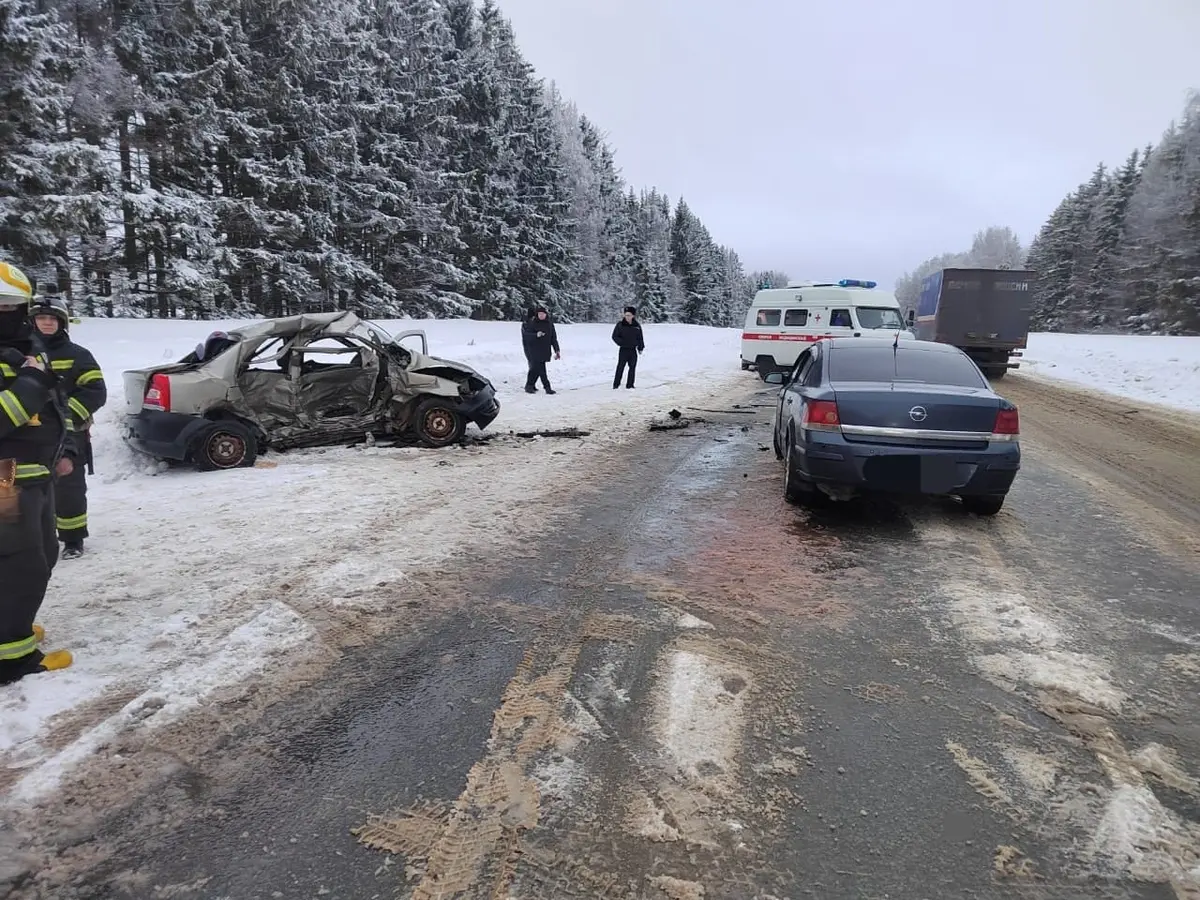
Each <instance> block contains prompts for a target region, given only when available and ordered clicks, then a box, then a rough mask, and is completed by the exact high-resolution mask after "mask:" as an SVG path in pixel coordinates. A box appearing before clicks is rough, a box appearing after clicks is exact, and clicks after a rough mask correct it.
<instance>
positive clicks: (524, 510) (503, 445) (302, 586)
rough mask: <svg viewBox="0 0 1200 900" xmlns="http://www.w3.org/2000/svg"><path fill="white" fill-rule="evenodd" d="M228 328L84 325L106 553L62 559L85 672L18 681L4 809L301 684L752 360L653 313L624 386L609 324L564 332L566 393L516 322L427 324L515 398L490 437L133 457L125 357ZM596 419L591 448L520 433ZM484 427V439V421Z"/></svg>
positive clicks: (70, 625)
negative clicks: (234, 465)
mask: <svg viewBox="0 0 1200 900" xmlns="http://www.w3.org/2000/svg"><path fill="white" fill-rule="evenodd" d="M235 324H236V323H225V322H194V323H186V322H161V321H154V320H85V321H84V322H83V323H82V324H80V325H76V326H74V327H73V330H72V333H73V335H74V337H75V339H76V340H78V341H80V342H81V343H84V344H85V345H87V346H89V347H91V348H93V350H94V352H95V354H96V356H97V358H98V360H99V362H100V364H101V366H102V368H103V370H104V372H105V378H106V381H107V383H108V385H109V390H110V399H109V403H108V405H107V406H106V407H105V408H104V409H103V410H101V412H100V415H99V416H98V417H97V425H96V428H95V455H96V471H97V474H96V475H95V476H94V477H93V478H91V479H90V483H89V502H90V511H89V513H90V527H91V532H92V535H93V536H92V537H91V538H90V539H89V541H88V554H87V555H86V556H85V557H84V558H83V559H80V560H73V561H65V562H62V563H60V565H59V566H58V567H57V569H56V570H55V573H54V577H53V580H52V583H51V587H50V592H49V594H48V596H47V598H46V602H45V605H44V606H43V609H42V614H41V616H40V620H39V621H40V622H41V623H42V624H44V626H45V627H46V630H47V640H46V646H47V647H54V648H57V647H66V648H69V649H70V650H72V651H73V652H74V653H75V657H76V662H75V665H74V666H73V667H72V668H71V669H69V670H66V671H64V672H61V673H55V674H54V675H52V676H49V675H48V676H46V677H39V678H27V679H25V680H24V681H22V682H20V683H19V684H18V685H15V686H13V687H10V688H5V689H4V690H3V692H0V722H3V728H0V789H3V794H2V795H0V813H2V812H3V810H4V809H6V808H7V809H22V808H27V807H28V806H29V805H30V804H36V803H37V802H39V801H41V800H43V799H45V798H47V797H48V796H51V792H52V791H53V790H54V789H55V788H56V787H57V786H58V784H59V781H60V778H61V777H62V776H63V775H64V774H68V773H69V772H70V771H71V770H72V769H73V767H75V766H76V764H78V763H79V762H80V761H82V760H88V759H93V758H94V757H95V756H96V755H97V754H101V755H103V754H104V753H105V752H111V749H109V750H106V748H112V747H113V746H114V745H115V744H119V743H120V740H122V739H124V738H128V737H131V736H133V735H140V736H142V737H143V738H144V739H146V740H151V741H152V740H153V738H152V737H151V735H152V733H153V732H155V731H156V730H157V729H160V728H162V727H163V726H165V725H168V724H170V723H173V722H176V721H178V720H179V718H180V717H181V716H182V715H184V714H185V713H187V712H189V711H192V710H194V709H196V708H197V707H198V706H200V705H203V704H210V703H212V702H216V701H221V702H230V700H231V698H232V697H235V696H238V695H239V694H244V693H245V691H246V690H247V689H249V688H250V687H253V688H254V689H255V690H261V689H262V687H263V684H264V683H265V682H264V677H265V676H270V677H269V678H268V679H267V681H268V682H271V683H276V682H277V683H278V687H279V690H281V691H283V690H287V689H288V688H289V686H290V685H291V684H292V682H294V681H295V679H297V678H304V677H307V676H306V674H305V673H306V672H307V671H308V670H309V669H310V668H312V667H314V666H318V665H320V664H325V663H328V662H329V661H331V660H333V659H336V658H337V657H338V655H339V654H340V653H341V652H342V649H343V647H344V646H345V645H346V644H347V643H348V642H350V643H356V642H361V641H363V640H366V639H367V638H369V637H370V636H371V635H372V634H375V633H378V632H379V631H381V630H385V629H387V628H389V627H391V625H393V624H394V621H393V620H392V619H391V618H390V617H389V614H390V613H391V612H392V611H393V610H392V605H393V603H394V601H395V599H396V598H397V597H400V596H403V597H405V598H409V597H410V595H411V594H412V593H413V592H414V591H415V592H417V593H420V589H421V586H422V585H423V584H424V583H426V582H427V581H428V580H431V579H436V578H438V577H439V575H438V573H439V571H440V570H441V569H451V570H452V569H454V568H455V567H456V566H457V565H460V564H461V563H460V562H459V561H458V560H459V558H460V557H461V556H462V555H463V554H464V553H466V552H468V551H471V550H477V549H478V548H484V549H485V551H486V552H488V553H496V554H502V553H505V552H508V551H507V550H506V548H507V547H508V545H509V544H510V543H511V542H513V541H516V540H519V539H522V538H523V539H526V540H532V539H533V538H534V537H535V536H536V535H537V534H538V533H539V532H540V531H541V530H542V529H543V528H544V527H546V523H547V522H548V521H549V520H550V517H551V516H552V514H553V513H554V512H555V511H556V507H557V506H558V504H559V503H560V502H561V500H560V498H561V497H562V495H563V491H564V490H565V489H567V488H569V487H570V486H571V484H572V483H573V482H574V481H575V480H576V479H577V478H578V476H579V473H580V472H586V471H591V470H593V469H594V468H595V467H596V466H598V465H602V462H601V461H602V460H603V459H604V454H605V453H607V452H608V449H609V448H610V447H612V446H614V445H617V444H619V443H620V442H621V441H624V440H626V439H627V438H628V437H629V435H630V434H632V433H636V432H638V431H641V430H644V429H645V428H646V425H647V423H648V422H649V421H650V420H651V418H652V417H653V416H655V415H660V414H663V413H665V412H667V411H668V410H669V409H671V408H673V407H675V406H680V407H686V406H688V405H698V406H704V405H706V403H707V402H708V400H709V399H710V398H711V397H713V396H720V395H722V394H724V393H725V392H727V391H728V390H729V389H730V386H731V385H737V384H739V383H741V384H744V383H747V382H749V381H753V376H752V375H750V374H747V373H743V372H741V371H739V369H738V367H737V359H738V355H737V354H738V332H736V331H727V330H718V329H707V328H696V327H690V326H674V325H663V326H647V328H646V343H647V353H646V356H645V357H644V359H643V362H642V365H641V367H640V371H639V377H638V382H637V388H636V389H635V390H633V391H627V390H624V389H622V390H620V391H614V390H612V388H611V378H612V368H613V365H614V364H615V356H616V348H615V347H614V346H613V344H612V343H611V341H610V339H609V332H610V331H611V326H604V325H600V326H595V325H583V326H566V327H561V328H560V340H561V343H562V350H563V359H562V360H561V361H560V362H556V363H552V364H551V366H550V372H551V377H552V378H553V380H554V383H555V386H556V388H557V390H558V391H559V393H558V394H556V395H554V396H547V395H544V394H541V393H539V394H536V395H532V396H531V395H527V394H525V393H523V392H522V391H521V388H522V387H523V384H524V377H525V371H524V364H525V363H524V357H523V355H522V352H521V345H520V326H519V325H518V324H514V323H508V324H504V323H499V324H497V323H482V324H481V323H473V322H420V323H412V322H407V323H383V324H384V325H385V327H388V328H390V329H391V330H392V331H393V332H397V331H400V330H403V329H405V328H411V327H414V325H415V326H418V327H425V328H426V329H427V331H428V334H429V339H430V352H431V353H433V354H435V355H441V356H444V357H448V358H451V359H456V360H460V361H463V362H466V363H468V364H469V365H472V366H473V367H476V368H478V369H479V370H480V371H482V372H483V373H484V374H486V375H487V376H488V377H490V378H491V379H492V380H493V381H494V382H495V383H496V385H497V388H498V391H499V395H500V400H501V403H502V410H501V415H500V418H499V419H497V421H496V422H495V423H493V425H492V426H491V428H490V429H489V430H488V434H492V435H496V437H495V438H494V439H493V441H492V442H490V443H489V444H488V445H474V446H470V447H468V448H458V447H455V448H450V449H446V450H442V451H431V450H428V449H422V448H408V449H401V448H385V447H370V448H368V447H359V448H349V449H347V448H333V449H327V450H311V451H294V452H290V453H286V454H267V455H266V456H265V457H263V458H262V459H261V460H260V464H259V466H258V467H256V468H252V469H241V470H237V471H230V472H215V473H205V474H201V473H197V472H194V471H191V470H188V469H176V470H169V471H168V470H166V469H165V468H164V467H162V466H158V465H155V464H153V463H152V462H151V461H149V460H147V459H146V458H145V457H140V456H138V455H136V454H134V453H133V452H132V451H130V450H129V449H128V448H127V447H126V446H125V445H124V443H123V442H122V441H121V439H120V436H119V432H118V424H119V420H120V418H121V417H122V416H123V415H124V399H123V395H122V388H121V383H122V382H121V377H120V376H121V371H122V370H124V369H126V368H133V367H140V366H145V365H150V364H154V363H156V362H162V361H165V360H175V359H179V358H180V357H182V356H184V355H185V354H186V353H187V352H188V351H189V350H190V349H191V348H192V347H194V346H195V344H196V343H197V342H199V341H201V340H203V339H204V337H205V336H206V335H207V334H208V333H209V332H210V331H212V330H216V329H220V328H227V327H233V326H234V325H235ZM570 427H577V428H582V429H590V430H591V432H592V435H591V436H590V437H587V438H584V439H581V440H570V441H563V440H521V439H517V438H510V437H507V435H508V433H509V432H511V431H523V430H534V429H545V428H570ZM471 432H472V433H475V434H477V432H475V429H474V428H472V429H471Z"/></svg>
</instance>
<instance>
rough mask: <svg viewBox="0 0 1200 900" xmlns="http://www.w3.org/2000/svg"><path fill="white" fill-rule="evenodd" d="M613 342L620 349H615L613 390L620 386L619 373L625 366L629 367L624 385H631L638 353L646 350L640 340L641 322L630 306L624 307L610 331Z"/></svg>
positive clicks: (644, 344) (635, 311)
mask: <svg viewBox="0 0 1200 900" xmlns="http://www.w3.org/2000/svg"><path fill="white" fill-rule="evenodd" d="M612 339H613V343H614V344H616V345H617V346H618V347H619V348H620V349H619V350H618V351H617V374H616V375H614V376H613V390H614V391H615V390H616V389H617V388H619V387H620V386H621V375H623V374H624V372H625V367H626V366H628V367H629V377H628V378H626V379H625V387H626V388H632V387H633V379H634V377H635V376H636V374H637V361H638V354H639V353H644V352H645V351H646V343H645V341H643V340H642V323H641V322H639V321H638V320H637V310H636V309H634V308H633V307H632V306H627V307H625V314H624V315H623V316H621V321H619V322H618V323H617V324H616V325H615V326H613V333H612Z"/></svg>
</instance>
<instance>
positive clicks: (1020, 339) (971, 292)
mask: <svg viewBox="0 0 1200 900" xmlns="http://www.w3.org/2000/svg"><path fill="white" fill-rule="evenodd" d="M1036 277H1037V276H1036V275H1035V273H1033V272H1031V271H1028V270H1025V269H941V270H940V271H937V272H934V273H933V274H932V275H930V276H928V277H927V278H926V279H925V281H924V282H922V285H921V294H920V297H919V299H918V300H917V306H916V309H909V310H908V311H907V318H908V324H909V327H910V328H911V329H912V332H913V334H914V335H915V336H916V338H917V340H921V341H937V342H938V343H942V344H952V345H953V346H955V347H958V348H959V349H960V350H962V351H963V352H964V353H966V354H967V355H968V356H969V357H971V359H973V360H975V364H976V365H977V366H979V368H980V369H981V370H982V371H983V374H984V375H986V376H987V377H988V378H993V379H995V378H1002V377H1003V376H1004V374H1005V373H1006V372H1007V371H1008V370H1009V369H1016V368H1019V367H1020V365H1021V364H1020V363H1019V362H1013V359H1012V358H1013V357H1019V356H1021V351H1022V350H1024V349H1025V347H1026V344H1027V342H1028V339H1029V315H1030V311H1031V309H1032V304H1033V295H1034V291H1035V287H1036Z"/></svg>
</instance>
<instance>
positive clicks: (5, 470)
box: [0, 262, 77, 684]
mask: <svg viewBox="0 0 1200 900" xmlns="http://www.w3.org/2000/svg"><path fill="white" fill-rule="evenodd" d="M32 300H33V287H32V285H31V284H30V283H29V279H27V278H26V277H25V275H24V274H23V273H22V272H21V271H20V269H17V268H16V267H15V266H11V265H9V264H8V263H4V262H0V585H2V586H3V587H2V588H0V684H11V683H12V682H14V681H19V680H20V679H22V678H24V677H25V676H26V675H32V674H35V673H37V672H49V671H54V670H57V669H65V668H66V667H67V666H69V665H71V662H72V657H71V654H70V652H69V651H67V650H55V651H54V652H52V653H43V652H42V651H41V649H40V648H39V647H38V644H40V643H41V641H42V639H43V637H44V636H45V633H44V632H43V631H42V629H41V627H40V626H38V625H35V624H34V622H33V620H34V618H35V617H36V616H37V613H38V610H39V609H41V607H42V601H43V600H44V599H45V598H46V588H47V586H48V585H49V584H50V573H51V572H52V571H53V569H54V565H55V563H57V562H58V535H57V534H56V532H55V527H54V478H55V476H56V475H57V476H59V477H62V476H65V475H68V474H70V472H71V470H72V469H73V468H74V466H75V465H76V463H75V458H76V456H77V450H76V446H75V442H74V439H73V437H72V434H71V433H70V431H69V430H68V418H67V414H66V412H65V411H64V409H63V406H62V400H61V396H60V395H59V393H58V387H57V384H56V378H55V376H54V369H53V367H52V365H51V363H50V360H49V358H48V357H47V355H46V353H45V348H44V347H43V346H42V341H41V338H40V336H39V335H38V333H37V332H36V331H35V329H34V327H33V325H32V324H31V323H30V321H29V308H30V305H31V301H32Z"/></svg>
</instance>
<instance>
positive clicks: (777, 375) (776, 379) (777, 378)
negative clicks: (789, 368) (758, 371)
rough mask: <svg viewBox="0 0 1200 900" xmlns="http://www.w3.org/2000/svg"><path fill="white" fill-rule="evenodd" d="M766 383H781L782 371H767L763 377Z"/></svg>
mask: <svg viewBox="0 0 1200 900" xmlns="http://www.w3.org/2000/svg"><path fill="white" fill-rule="evenodd" d="M763 381H765V382H766V383H767V384H783V373H782V372H769V373H767V377H766V378H764V379H763Z"/></svg>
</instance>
